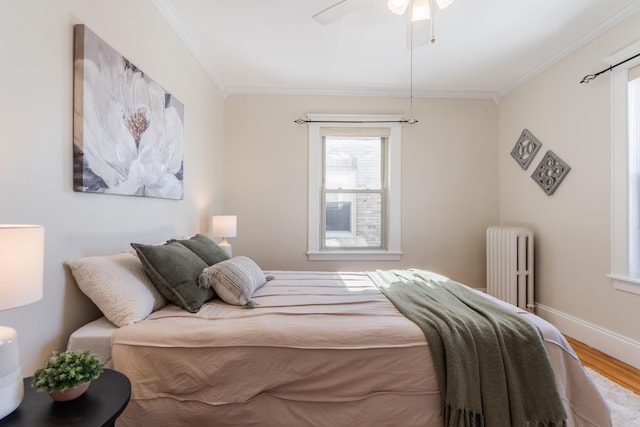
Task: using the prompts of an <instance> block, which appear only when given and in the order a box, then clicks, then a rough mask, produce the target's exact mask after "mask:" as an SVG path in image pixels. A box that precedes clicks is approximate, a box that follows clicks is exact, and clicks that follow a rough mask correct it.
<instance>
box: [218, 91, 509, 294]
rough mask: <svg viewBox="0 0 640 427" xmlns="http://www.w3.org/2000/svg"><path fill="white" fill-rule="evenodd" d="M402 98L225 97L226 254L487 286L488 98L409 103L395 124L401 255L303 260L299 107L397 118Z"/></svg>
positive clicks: (493, 199) (266, 263) (491, 207)
mask: <svg viewBox="0 0 640 427" xmlns="http://www.w3.org/2000/svg"><path fill="white" fill-rule="evenodd" d="M407 107H408V100H407V99H406V98H373V97H337V96H287V95H281V96H278V95H230V96H229V98H228V99H227V101H226V106H225V169H224V170H225V188H224V201H225V213H227V214H237V215H238V236H237V237H236V238H234V239H231V244H232V245H233V250H234V254H244V255H247V256H249V257H251V258H253V259H255V261H256V262H258V264H259V265H260V266H261V267H263V268H265V269H299V270H343V271H344V270H362V269H375V268H404V267H418V268H428V269H432V270H435V271H438V272H440V273H442V274H446V275H448V276H450V277H452V278H455V279H456V280H459V281H462V282H465V283H468V284H470V285H472V286H475V287H480V288H482V287H484V286H485V258H484V254H485V246H484V245H485V243H484V242H485V240H484V233H485V230H486V228H487V226H489V225H492V224H495V223H496V222H497V220H498V160H497V159H498V155H497V141H498V135H497V120H498V116H497V113H498V108H497V106H496V105H495V103H494V102H493V101H490V100H444V99H429V100H428V99H415V100H414V116H415V118H417V119H418V120H419V123H418V124H415V125H403V129H402V250H403V252H404V255H403V257H402V260H401V261H387V262H379V261H378V262H374V263H371V262H332V261H308V260H307V256H306V254H305V252H306V250H307V182H308V179H307V177H308V168H307V165H308V129H307V126H306V125H298V124H295V123H293V121H294V120H295V119H298V118H306V116H305V114H307V113H344V114H347V113H351V114H360V113H362V114H403V113H404V112H405V111H406V110H407Z"/></svg>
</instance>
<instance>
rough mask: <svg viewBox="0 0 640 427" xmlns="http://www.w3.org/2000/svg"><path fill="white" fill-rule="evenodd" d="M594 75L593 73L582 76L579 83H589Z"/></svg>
mask: <svg viewBox="0 0 640 427" xmlns="http://www.w3.org/2000/svg"><path fill="white" fill-rule="evenodd" d="M595 78H596V75H595V74H589V75H586V76H584V77H583V78H582V80H580V83H589V82H590V81H591V80H593V79H595Z"/></svg>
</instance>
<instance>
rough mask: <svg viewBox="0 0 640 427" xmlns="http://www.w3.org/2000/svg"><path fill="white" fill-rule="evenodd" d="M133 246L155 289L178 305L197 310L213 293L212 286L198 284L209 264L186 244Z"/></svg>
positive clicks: (138, 244) (192, 311) (136, 244)
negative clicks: (206, 286)
mask: <svg viewBox="0 0 640 427" xmlns="http://www.w3.org/2000/svg"><path fill="white" fill-rule="evenodd" d="M131 246H132V247H133V249H135V250H136V252H137V253H138V258H140V261H141V262H142V266H143V267H144V270H145V272H146V273H147V274H148V275H149V278H150V279H151V281H152V282H153V285H154V286H155V287H156V289H158V291H160V293H161V294H162V295H163V296H164V297H165V298H166V299H168V300H169V301H171V302H173V303H174V304H175V305H177V306H178V307H182V308H184V309H185V310H187V311H190V312H191V313H195V312H197V311H198V310H199V309H200V307H201V306H202V304H204V303H205V301H207V300H209V299H211V298H212V297H213V295H214V294H213V291H212V290H211V289H204V288H201V287H199V286H198V276H199V275H200V273H201V272H202V270H203V269H204V268H206V267H207V264H206V263H205V262H204V261H203V260H202V259H201V258H200V257H199V256H198V255H196V254H195V253H194V252H192V251H191V250H189V249H188V248H187V247H186V246H184V245H182V244H181V243H178V242H168V243H166V244H164V245H158V246H156V245H143V244H140V243H131Z"/></svg>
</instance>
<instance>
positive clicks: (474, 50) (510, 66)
mask: <svg viewBox="0 0 640 427" xmlns="http://www.w3.org/2000/svg"><path fill="white" fill-rule="evenodd" d="M337 1H338V0H154V3H155V4H156V6H157V7H158V9H159V10H160V12H161V13H162V14H163V16H164V17H165V18H166V19H167V20H168V21H169V23H170V24H171V25H172V26H173V28H174V29H175V30H176V31H177V33H178V34H179V35H180V37H181V38H182V39H183V40H184V41H185V43H186V44H187V46H188V47H189V48H190V49H191V51H192V52H193V53H194V55H195V56H196V58H197V59H198V60H199V61H200V62H201V63H202V65H203V66H204V67H205V69H206V70H207V72H208V73H209V75H210V76H211V78H212V79H214V80H215V81H216V83H217V84H218V86H219V87H220V88H221V90H222V91H223V92H225V93H300V94H309V93H327V94H350V95H354V94H355V95H357V94H362V95H406V94H408V93H409V89H410V81H411V78H410V76H411V67H410V63H411V55H410V50H409V49H407V37H406V27H407V19H406V17H405V16H397V15H394V14H392V13H391V12H390V11H389V10H388V9H387V6H386V3H387V0H375V1H371V2H369V4H368V5H367V6H365V7H362V8H360V9H357V10H355V11H353V12H351V13H350V14H348V15H346V16H343V17H341V18H339V19H338V20H336V21H334V22H332V23H331V24H329V25H326V26H322V25H320V24H318V23H317V22H315V21H314V20H313V19H312V18H311V17H312V15H314V14H315V13H317V12H319V11H321V10H323V9H325V8H326V7H328V6H330V5H332V4H334V3H336V2H337ZM639 10H640V0H546V1H543V0H483V1H480V0H456V1H455V3H454V4H453V5H452V6H450V7H449V8H447V9H445V10H442V11H438V12H439V13H438V14H437V15H436V21H435V23H436V27H435V31H436V37H437V41H436V43H435V44H428V45H426V46H422V47H419V48H415V49H414V51H413V91H414V96H450V97H456V96H460V97H462V96H464V97H480V98H495V99H499V97H500V96H501V95H504V94H506V93H507V92H509V91H510V90H512V89H513V88H515V87H517V86H518V85H519V84H521V83H523V82H525V81H526V80H528V79H529V78H531V77H533V76H534V75H536V74H537V73H538V72H540V71H542V70H544V69H545V68H546V67H548V66H550V65H551V64H553V63H554V62H556V61H558V60H559V59H561V58H562V57H564V56H566V55H567V54H569V53H571V52H572V51H574V50H575V49H577V48H579V47H580V46H582V45H583V44H585V43H586V42H588V41H589V40H591V39H593V38H594V37H596V36H597V35H599V34H601V33H602V32H604V31H606V30H607V29H609V28H611V27H612V26H614V25H615V24H617V23H619V22H620V21H622V20H623V19H624V18H626V17H627V16H629V15H631V14H632V13H635V12H637V11H639ZM596 71H599V70H595V69H590V70H585V74H589V73H592V72H596ZM581 78H582V76H576V81H579V80H580V79H581Z"/></svg>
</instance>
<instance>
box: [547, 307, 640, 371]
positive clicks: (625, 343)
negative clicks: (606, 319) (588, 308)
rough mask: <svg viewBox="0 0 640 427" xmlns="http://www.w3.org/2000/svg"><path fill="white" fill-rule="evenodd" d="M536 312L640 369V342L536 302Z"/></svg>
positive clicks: (557, 326) (555, 324) (574, 336)
mask: <svg viewBox="0 0 640 427" xmlns="http://www.w3.org/2000/svg"><path fill="white" fill-rule="evenodd" d="M536 314H537V315H538V316H540V317H542V318H543V319H545V320H546V321H548V322H549V323H551V324H552V325H554V326H555V327H556V328H558V329H559V330H560V332H562V333H563V334H565V335H568V336H570V337H571V338H575V339H577V340H578V341H581V342H583V343H585V344H587V345H589V346H591V347H593V348H595V349H598V350H600V351H601V352H603V353H606V354H608V355H609V356H612V357H614V358H616V359H618V360H620V361H622V362H624V363H626V364H628V365H631V366H633V367H635V368H637V369H640V342H638V341H634V340H632V339H629V338H627V337H624V336H622V335H619V334H616V333H615V332H611V331H609V330H606V329H604V328H601V327H600V326H596V325H594V324H591V323H589V322H585V321H584V320H582V319H578V318H577V317H574V316H571V315H570V314H567V313H563V312H561V311H558V310H556V309H554V308H551V307H547V306H544V305H542V304H536Z"/></svg>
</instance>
